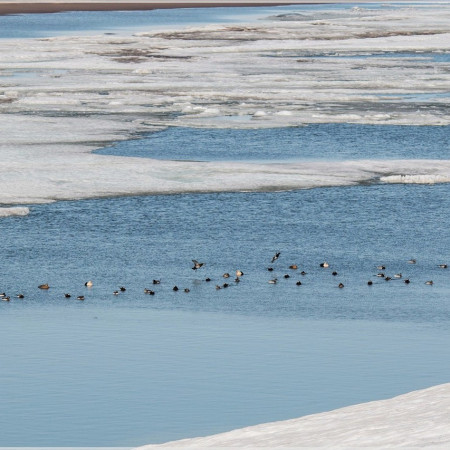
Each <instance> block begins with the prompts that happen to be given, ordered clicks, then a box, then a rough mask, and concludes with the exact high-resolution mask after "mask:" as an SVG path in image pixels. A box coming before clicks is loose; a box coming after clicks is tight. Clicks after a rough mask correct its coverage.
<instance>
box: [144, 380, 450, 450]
mask: <svg viewBox="0 0 450 450" xmlns="http://www.w3.org/2000/svg"><path fill="white" fill-rule="evenodd" d="M449 421H450V384H442V385H439V386H434V387H431V388H428V389H423V390H420V391H414V392H410V393H408V394H404V395H400V396H398V397H394V398H392V399H388V400H379V401H374V402H369V403H362V404H359V405H354V406H349V407H346V408H341V409H337V410H334V411H329V412H325V413H320V414H314V415H310V416H305V417H301V418H299V419H292V420H285V421H282V422H273V423H266V424H262V425H257V426H252V427H247V428H242V429H239V430H233V431H230V432H227V433H221V434H217V435H213V436H207V437H199V438H193V439H183V440H180V441H173V442H168V443H166V444H161V445H146V446H143V447H139V449H140V450H147V449H148V450H150V449H153V448H165V447H177V448H203V447H212V448H262V447H269V448H299V447H308V448H312V447H326V448H347V449H348V448H362V447H377V448H393V447H404V448H419V447H427V448H448V446H449V445H450V426H449Z"/></svg>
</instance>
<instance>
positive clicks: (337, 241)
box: [0, 6, 450, 447]
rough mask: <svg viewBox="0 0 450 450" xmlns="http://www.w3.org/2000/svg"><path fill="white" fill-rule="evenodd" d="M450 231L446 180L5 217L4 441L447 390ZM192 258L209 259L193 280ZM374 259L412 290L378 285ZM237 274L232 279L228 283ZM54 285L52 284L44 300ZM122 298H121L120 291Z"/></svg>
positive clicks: (290, 136)
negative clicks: (325, 265)
mask: <svg viewBox="0 0 450 450" xmlns="http://www.w3.org/2000/svg"><path fill="white" fill-rule="evenodd" d="M327 8H328V6H327ZM187 11H189V10H186V12H187ZM191 11H192V10H191ZM155 13H156V12H155ZM166 13H167V14H168V15H170V14H175V16H172V17H171V18H169V19H167V20H168V23H169V24H170V23H175V22H176V21H177V20H182V19H178V18H176V14H177V12H176V11H174V10H172V11H161V12H160V13H159V14H166ZM192 13H195V11H192ZM239 13H240V14H241V13H242V14H245V12H243V11H242V12H241V10H239ZM103 14H104V13H102V15H101V16H98V17H97V18H96V19H95V20H99V22H98V23H97V22H95V20H94V22H95V23H93V24H90V22H89V21H88V20H87V19H88V18H89V20H91V18H94V15H95V13H70V14H67V15H51V16H45V15H44V16H39V15H38V16H9V17H8V18H5V17H0V25H3V27H2V26H0V33H2V32H4V33H5V34H6V36H8V37H11V36H16V35H18V36H25V35H26V29H29V30H30V32H31V35H33V36H35V35H40V36H41V35H49V34H52V33H64V34H65V33H66V31H67V30H69V29H73V30H75V31H77V30H88V29H97V27H98V29H102V30H103V29H105V28H104V23H103V21H104V20H105V19H106V17H108V22H111V27H112V28H113V22H114V21H113V20H112V18H111V17H112V16H105V15H103ZM126 14H127V17H128V18H133V17H134V16H133V14H136V13H126ZM140 14H142V13H139V14H138V15H139V16H140ZM148 14H149V15H151V12H149V13H148ZM214 14H215V12H214V11H212V10H208V12H207V14H206V15H205V18H207V17H208V15H209V17H210V18H211V17H212V16H214ZM233 14H234V13H233ZM252 14H253V13H252ZM182 15H183V17H185V16H184V13H183V14H182ZM76 17H79V18H80V20H78V19H76ZM114 17H117V20H119V18H120V20H122V18H123V17H124V15H122V14H120V13H117V16H114ZM142 17H143V16H142ZM174 17H175V18H174ZM189 17H190V16H189ZM220 17H222V16H220ZM7 20H11V22H8V23H9V25H8V26H9V28H6V27H5V26H4V24H5V23H7ZM14 20H15V21H16V22H14ZM66 20H67V22H65V21H66ZM134 20H135V19H134V18H133V19H132V20H131V21H130V22H126V20H125V22H120V24H119V25H117V28H114V29H115V30H117V29H119V28H120V27H122V26H123V27H129V26H131V25H132V24H136V22H134ZM136 20H138V19H136ZM171 20H172V21H173V22H170V21H171ZM189 20H193V19H192V17H191V18H190V19H189V18H186V22H189ZM205 20H206V19H205ZM208 20H209V19H208ZM102 23H103V25H102ZM155 23H156V22H155ZM158 23H161V22H158ZM137 25H139V23H138V24H137ZM115 26H116V25H114V27H115ZM52 27H53V28H52ZM55 27H56V28H55ZM58 27H59V28H58ZM71 27H73V28H71ZM112 28H111V29H112ZM4 30H6V31H4ZM8 30H9V31H8ZM8 33H9V34H8ZM14 33H16V34H14ZM4 36H5V35H4ZM448 136H449V133H448V127H378V126H377V127H375V126H361V125H351V124H348V125H312V126H310V127H306V128H289V129H271V130H259V131H256V130H190V129H176V128H172V129H168V130H165V131H163V132H160V133H157V134H154V135H151V136H149V137H146V138H145V139H144V140H142V141H136V140H135V141H130V142H123V143H120V144H117V145H116V146H115V147H114V148H113V149H112V150H111V149H108V150H107V152H118V153H116V154H129V155H132V156H144V157H147V156H151V157H156V158H162V159H164V158H171V159H202V160H235V159H241V160H253V161H257V160H266V161H267V160H271V161H280V160H284V161H287V160H298V159H302V160H304V159H322V160H343V159H348V158H352V159H362V158H375V157H376V158H432V159H448V158H449V157H450V155H449V146H448ZM255 142H257V143H258V144H257V145H255ZM299 142H300V144H299ZM237 144H239V148H238V150H239V151H236V148H237ZM150 150H151V153H149V151H150ZM448 223H450V185H448V184H441V185H434V186H426V185H416V186H414V185H371V186H356V187H347V188H328V189H314V190H304V191H295V192H278V193H235V194H232V193H219V194H201V195H191V194H185V195H172V196H153V197H124V198H116V199H95V200H87V201H72V202H60V203H55V204H50V205H32V206H31V214H30V215H29V216H27V217H20V218H18V217H9V218H3V219H1V220H0V233H1V234H0V236H1V240H0V255H1V259H0V270H1V272H0V273H1V278H0V292H3V291H5V292H7V293H8V294H10V295H11V301H10V302H3V301H1V302H0V339H1V341H2V345H1V346H0V446H59V447H61V446H135V445H141V444H146V443H152V442H163V441H167V440H172V439H180V438H185V437H190V436H198V435H206V434H211V433H217V432H221V431H226V430H230V429H233V428H237V427H243V426H248V425H251V424H256V423H262V422H268V421H274V420H282V419H288V418H293V417H298V416H301V415H305V414H310V413H315V412H320V411H326V410H330V409H333V408H338V407H341V406H345V405H350V404H354V403H359V402H364V401H369V400H376V399H381V398H388V397H391V396H393V395H397V394H401V393H405V392H408V391H411V390H414V389H420V388H424V387H428V386H431V385H434V384H438V383H444V382H448V381H449V380H448V374H449V373H450V350H449V347H448V339H449V336H450V272H449V270H450V269H440V268H439V267H438V264H441V263H448V262H449V259H450V233H449V232H448ZM276 251H281V256H280V258H279V260H278V261H276V262H275V263H274V264H273V267H274V268H275V270H274V272H268V271H267V267H268V266H269V265H270V260H271V257H272V255H273V254H274V253H275V252H276ZM410 258H417V264H415V265H411V264H408V263H407V262H406V261H407V260H408V259H410ZM192 259H198V260H200V261H203V262H205V266H204V267H203V268H202V269H200V270H199V271H198V272H194V271H193V270H192V269H191V266H192V263H191V260H192ZM324 260H327V261H329V262H330V264H331V267H330V268H329V269H322V268H320V267H319V264H320V263H321V262H323V261H324ZM294 263H296V264H298V265H299V268H300V269H299V270H298V271H292V270H290V269H288V266H289V265H290V264H294ZM379 264H385V265H386V270H385V272H386V273H387V274H388V275H390V276H392V275H393V274H395V273H398V272H402V273H403V276H404V277H410V279H411V283H410V284H409V285H406V284H405V283H403V282H402V280H391V281H389V282H387V281H384V280H383V279H380V278H377V277H376V276H375V274H376V273H377V272H378V270H377V269H376V266H377V265H379ZM238 268H239V269H241V270H243V271H244V273H245V275H244V276H243V277H242V281H241V282H240V283H239V284H235V283H234V282H233V281H229V280H228V282H229V283H230V284H231V286H230V287H228V288H227V289H220V290H216V289H215V285H216V284H223V283H224V282H225V281H226V280H225V279H223V278H222V274H223V273H224V272H231V273H232V274H233V273H234V271H235V270H236V269H238ZM300 270H305V271H306V272H307V275H305V276H302V275H300V274H299V273H298V272H299V271H300ZM332 270H337V271H338V273H339V275H337V276H336V277H335V276H333V275H331V272H332ZM285 274H290V275H291V278H289V279H284V278H283V276H284V275H285ZM207 276H209V277H211V278H212V281H211V282H210V283H207V282H205V281H204V280H205V278H206V277H207ZM274 277H277V278H278V279H279V282H278V284H276V285H269V284H268V280H269V279H271V278H274ZM89 279H92V280H93V281H94V286H93V287H92V288H91V289H88V288H86V287H85V286H84V283H85V282H86V281H87V280H89ZM153 279H161V284H160V285H157V286H153V285H152V280H153ZM368 279H372V280H373V281H374V285H373V286H367V280H368ZM429 279H432V280H433V281H434V285H433V286H426V285H425V284H424V282H425V281H426V280H429ZM297 280H301V282H302V285H301V286H296V284H295V282H296V281H297ZM45 282H48V283H49V284H50V285H51V288H50V289H49V291H40V290H39V289H37V286H38V285H39V284H41V283H45ZM339 282H343V283H344V284H345V288H343V289H339V288H338V287H337V285H338V283H339ZM175 284H176V285H178V286H179V287H180V288H181V290H180V291H179V292H174V291H173V290H172V287H173V286H174V285H175ZM119 286H126V288H127V290H126V292H123V293H121V294H120V295H118V296H114V295H113V291H114V290H116V289H118V288H119ZM185 287H188V288H189V289H190V292H189V293H184V292H183V291H182V289H183V288H185ZM144 288H152V289H154V290H155V291H156V294H155V295H154V296H149V295H145V294H144V292H143V290H144ZM19 292H23V293H24V294H25V298H24V299H23V300H21V299H17V298H15V297H14V295H15V294H16V293H19ZM65 292H70V293H71V294H72V298H70V299H65V298H64V293H65ZM81 294H83V295H85V300H84V301H78V300H76V296H77V295H81Z"/></svg>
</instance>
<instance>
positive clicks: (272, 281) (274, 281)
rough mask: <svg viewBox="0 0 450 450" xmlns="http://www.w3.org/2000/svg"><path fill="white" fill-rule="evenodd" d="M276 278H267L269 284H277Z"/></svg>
mask: <svg viewBox="0 0 450 450" xmlns="http://www.w3.org/2000/svg"><path fill="white" fill-rule="evenodd" d="M277 281H278V280H277V279H276V278H273V279H272V280H269V284H277Z"/></svg>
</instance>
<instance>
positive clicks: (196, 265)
mask: <svg viewBox="0 0 450 450" xmlns="http://www.w3.org/2000/svg"><path fill="white" fill-rule="evenodd" d="M192 262H193V263H194V267H192V270H198V269H200V267H202V266H204V265H205V263H201V262H198V261H197V260H196V259H193V260H192Z"/></svg>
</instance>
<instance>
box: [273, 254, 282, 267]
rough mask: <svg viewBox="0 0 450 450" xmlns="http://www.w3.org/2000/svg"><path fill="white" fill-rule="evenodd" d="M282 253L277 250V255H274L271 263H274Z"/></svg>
mask: <svg viewBox="0 0 450 450" xmlns="http://www.w3.org/2000/svg"><path fill="white" fill-rule="evenodd" d="M280 255H281V252H276V253H275V255H273V256H272V260H271V263H272V264H273V263H274V262H275V261H276V260H277V259H278V258H279V257H280Z"/></svg>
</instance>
